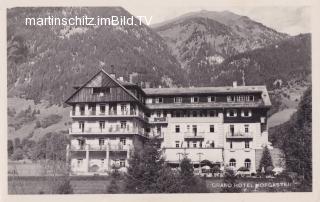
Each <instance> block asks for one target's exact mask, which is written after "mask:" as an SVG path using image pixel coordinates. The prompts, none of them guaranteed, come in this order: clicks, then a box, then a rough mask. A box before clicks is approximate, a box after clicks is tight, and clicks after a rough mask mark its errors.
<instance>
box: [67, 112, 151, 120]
mask: <svg viewBox="0 0 320 202" xmlns="http://www.w3.org/2000/svg"><path fill="white" fill-rule="evenodd" d="M70 117H71V118H87V117H97V118H101V117H137V118H141V119H142V120H144V121H148V119H147V118H146V116H145V115H144V114H143V113H142V112H138V111H135V110H130V111H116V110H109V111H95V110H89V111H80V112H75V111H70Z"/></svg>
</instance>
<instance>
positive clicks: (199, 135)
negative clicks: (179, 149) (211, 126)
mask: <svg viewBox="0 0 320 202" xmlns="http://www.w3.org/2000/svg"><path fill="white" fill-rule="evenodd" d="M204 135H205V133H204V132H185V133H184V136H183V137H184V139H204Z"/></svg>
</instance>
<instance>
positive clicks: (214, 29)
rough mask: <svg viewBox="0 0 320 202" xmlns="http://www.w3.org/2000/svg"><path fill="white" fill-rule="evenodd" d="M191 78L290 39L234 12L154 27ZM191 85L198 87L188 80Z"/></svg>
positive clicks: (206, 14) (184, 18)
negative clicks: (225, 61) (234, 56)
mask: <svg viewBox="0 0 320 202" xmlns="http://www.w3.org/2000/svg"><path fill="white" fill-rule="evenodd" d="M153 29H154V30H155V31H156V32H157V33H158V34H159V35H160V36H161V37H163V38H164V39H165V40H166V42H167V44H168V46H169V47H170V49H171V52H172V54H173V55H174V56H175V57H176V58H177V59H178V61H179V62H180V64H181V66H182V68H184V69H186V70H187V72H188V73H189V75H192V76H195V77H197V76H198V77H200V76H201V75H198V73H197V72H201V71H204V72H205V73H206V72H207V70H206V69H208V68H209V69H214V68H215V67H216V66H217V65H218V64H220V63H222V62H223V61H224V60H225V59H226V58H228V57H230V56H233V55H236V54H238V53H242V52H245V51H250V50H254V49H257V48H262V47H265V46H268V45H271V44H273V43H275V42H278V41H281V40H283V39H286V38H288V37H289V36H288V35H286V34H283V33H279V32H277V31H275V30H273V29H270V28H268V27H266V26H264V25H263V24H261V23H258V22H255V21H253V20H251V19H250V18H248V17H246V16H240V15H237V14H234V13H232V12H228V11H223V12H214V11H201V12H194V13H188V14H186V15H183V16H181V17H178V18H175V19H173V20H170V21H168V22H164V23H161V24H158V25H154V27H153ZM189 80H190V82H189V84H190V85H197V83H196V82H193V81H192V78H190V79H189Z"/></svg>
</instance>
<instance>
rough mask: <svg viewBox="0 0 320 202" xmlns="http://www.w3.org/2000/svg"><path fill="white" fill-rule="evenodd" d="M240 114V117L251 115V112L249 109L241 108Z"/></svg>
mask: <svg viewBox="0 0 320 202" xmlns="http://www.w3.org/2000/svg"><path fill="white" fill-rule="evenodd" d="M241 116H242V117H251V116H252V112H251V110H250V109H243V110H241Z"/></svg>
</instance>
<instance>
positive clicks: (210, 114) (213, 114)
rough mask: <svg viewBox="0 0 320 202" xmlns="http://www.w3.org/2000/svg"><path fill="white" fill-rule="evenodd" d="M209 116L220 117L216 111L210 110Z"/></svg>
mask: <svg viewBox="0 0 320 202" xmlns="http://www.w3.org/2000/svg"><path fill="white" fill-rule="evenodd" d="M209 116H210V117H216V116H218V115H217V111H215V110H210V111H209Z"/></svg>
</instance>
